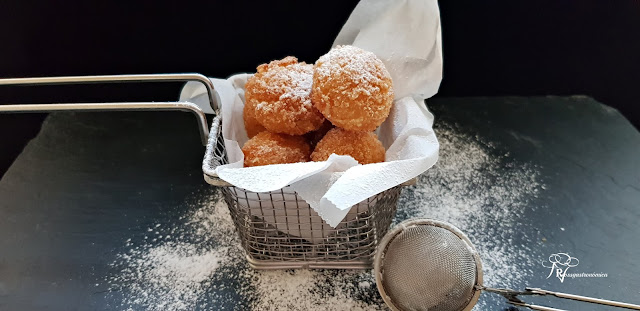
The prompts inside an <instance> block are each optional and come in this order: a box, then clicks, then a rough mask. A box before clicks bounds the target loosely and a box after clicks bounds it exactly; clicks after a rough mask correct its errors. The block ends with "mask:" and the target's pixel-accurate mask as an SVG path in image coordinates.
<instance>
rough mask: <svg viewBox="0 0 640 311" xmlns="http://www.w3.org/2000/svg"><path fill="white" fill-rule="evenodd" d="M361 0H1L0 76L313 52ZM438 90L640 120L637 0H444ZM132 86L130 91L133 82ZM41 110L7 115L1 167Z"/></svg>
mask: <svg viewBox="0 0 640 311" xmlns="http://www.w3.org/2000/svg"><path fill="white" fill-rule="evenodd" d="M356 3H357V1H353V0H350V1H323V2H319V1H277V2H276V1H260V2H258V1H255V2H251V1H199V2H189V1H171V2H163V1H145V2H142V1H140V2H135V3H126V4H124V3H122V4H120V3H117V2H104V3H103V2H94V1H78V0H72V1H49V2H44V1H43V2H30V1H13V2H9V1H4V0H0V44H1V45H0V77H29V76H55V75H90V74H120V73H168V72H200V73H203V74H206V75H209V76H215V77H225V76H228V75H231V74H233V73H237V72H248V71H253V70H254V69H255V67H256V65H258V64H260V63H263V62H267V61H269V60H272V59H276V58H282V57H283V56H286V55H295V56H297V57H298V58H299V59H301V60H304V61H307V62H314V61H315V59H317V58H318V56H320V55H322V54H324V53H325V52H326V51H327V50H328V49H329V48H330V46H331V43H332V42H333V39H334V37H335V36H336V35H337V33H338V32H339V30H340V28H341V26H342V24H343V23H344V21H345V20H346V19H347V17H348V16H349V14H350V12H351V11H352V9H353V8H354V7H355V5H356ZM440 7H441V16H442V34H443V49H444V60H445V66H444V79H443V82H442V85H441V89H440V92H439V94H438V95H437V96H438V97H450V96H477V95H486V96H495V95H523V96H528V95H548V94H553V95H572V94H585V95H589V96H592V97H594V98H595V99H597V100H599V101H601V102H603V103H605V104H608V105H610V106H613V107H615V108H617V109H619V110H620V111H621V112H622V113H623V114H624V115H625V116H626V117H627V118H628V119H629V120H630V121H632V122H633V123H634V125H635V126H636V128H637V127H638V126H639V125H640V108H638V107H639V106H640V105H638V100H637V98H636V96H635V94H636V93H635V91H636V89H638V84H639V83H640V57H639V55H640V40H639V39H640V1H637V0H617V1H607V0H601V1H596V0H566V1H557V0H540V1H528V2H524V1H507V0H501V1H441V2H440ZM134 90H135V92H134ZM177 92H178V86H174V85H168V86H157V85H154V86H144V87H142V88H135V89H134V88H133V87H132V86H114V85H111V86H90V87H86V86H85V87H77V86H76V87H71V86H65V87H39V88H10V87H3V88H2V89H0V103H35V102H43V103H46V102H67V101H108V100H145V101H148V100H170V99H175V98H176V94H177ZM43 118H44V115H0V175H2V174H3V173H4V171H5V170H6V168H7V167H8V166H9V165H10V163H11V162H12V161H13V159H14V158H15V157H16V156H17V155H18V154H19V152H20V150H21V149H22V147H23V146H24V144H25V143H26V141H27V140H28V139H29V138H30V137H33V136H34V135H35V134H36V133H37V131H38V129H39V126H40V123H41V121H42V120H43Z"/></svg>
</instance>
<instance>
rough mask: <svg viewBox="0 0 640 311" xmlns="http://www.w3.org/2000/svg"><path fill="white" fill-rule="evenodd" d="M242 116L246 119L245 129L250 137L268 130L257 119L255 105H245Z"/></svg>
mask: <svg viewBox="0 0 640 311" xmlns="http://www.w3.org/2000/svg"><path fill="white" fill-rule="evenodd" d="M242 118H243V119H244V129H245V130H246V131H247V136H249V138H251V137H253V136H256V135H257V134H258V133H260V132H262V131H265V130H266V129H265V128H264V126H262V124H260V122H258V120H256V115H255V110H254V107H252V106H250V105H244V108H243V109H242Z"/></svg>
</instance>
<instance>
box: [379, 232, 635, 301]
mask: <svg viewBox="0 0 640 311" xmlns="http://www.w3.org/2000/svg"><path fill="white" fill-rule="evenodd" d="M374 269H375V275H376V284H377V286H378V291H379V292H380V295H382V298H383V299H384V301H385V302H386V303H387V305H388V306H389V307H390V308H391V309H392V310H403V311H404V310H428V311H467V310H471V309H472V308H473V306H474V305H475V304H476V302H477V301H478V298H479V297H480V293H481V292H482V291H487V292H492V293H496V294H499V295H502V296H503V297H505V298H506V299H507V302H508V303H509V304H512V305H515V306H520V307H527V308H529V309H532V310H544V311H557V310H561V309H555V308H550V307H544V306H539V305H532V304H528V303H526V302H524V301H522V300H520V299H519V298H518V296H533V295H537V296H544V295H552V296H556V297H559V298H565V299H572V300H577V301H583V302H590V303H596V304H601V305H607V306H614V307H621V308H627V309H633V310H640V306H639V305H633V304H628V303H621V302H616V301H610V300H604V299H597V298H591V297H585V296H578V295H571V294H565V293H558V292H552V291H547V290H543V289H539V288H526V290H525V291H515V290H511V289H502V288H489V287H485V286H483V285H482V262H481V260H480V256H479V255H478V253H477V252H476V250H475V248H474V247H473V245H472V244H471V241H470V240H469V238H467V236H465V234H464V233H462V231H460V230H459V229H458V228H456V227H454V226H453V225H451V224H448V223H445V222H441V221H437V220H431V219H416V220H408V221H405V222H402V223H400V224H399V225H398V226H396V227H395V228H394V229H393V230H391V231H389V233H387V234H386V235H385V237H384V238H383V239H382V241H381V242H380V245H378V251H377V253H376V256H375V259H374Z"/></svg>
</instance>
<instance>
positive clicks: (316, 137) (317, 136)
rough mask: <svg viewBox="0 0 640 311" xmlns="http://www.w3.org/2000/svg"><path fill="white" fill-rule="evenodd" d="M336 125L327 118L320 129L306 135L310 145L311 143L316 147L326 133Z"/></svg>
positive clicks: (312, 146)
mask: <svg viewBox="0 0 640 311" xmlns="http://www.w3.org/2000/svg"><path fill="white" fill-rule="evenodd" d="M334 127H335V126H333V124H331V122H329V120H325V121H324V123H322V125H321V126H320V128H319V129H317V130H315V131H313V132H309V133H307V134H306V135H304V136H305V137H306V138H307V140H308V141H309V145H311V149H313V148H315V147H316V145H317V144H318V142H319V141H320V140H321V139H322V137H324V135H326V134H327V132H329V130H331V129H332V128H334Z"/></svg>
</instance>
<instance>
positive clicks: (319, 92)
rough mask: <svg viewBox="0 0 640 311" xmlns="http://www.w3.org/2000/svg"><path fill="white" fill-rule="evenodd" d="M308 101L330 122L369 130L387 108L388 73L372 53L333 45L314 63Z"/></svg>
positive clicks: (389, 101)
mask: <svg viewBox="0 0 640 311" xmlns="http://www.w3.org/2000/svg"><path fill="white" fill-rule="evenodd" d="M311 100H312V102H313V104H314V105H315V107H316V108H318V110H320V112H322V114H323V115H324V117H325V118H327V119H328V120H329V121H331V123H333V125H335V126H337V127H341V128H344V129H347V130H358V131H373V130H375V129H376V128H377V127H378V126H379V125H380V124H382V122H383V121H384V120H385V119H386V118H387V116H389V111H390V110H391V104H392V103H393V85H392V82H391V75H389V72H388V71H387V69H386V68H385V67H384V64H383V63H382V61H381V60H380V59H378V57H376V56H375V54H373V53H371V52H367V51H365V50H363V49H360V48H357V47H354V46H350V45H344V46H337V47H335V48H333V49H332V50H331V51H329V53H327V54H325V55H324V56H322V57H320V59H318V61H317V62H316V64H315V66H314V70H313V90H312V91H311Z"/></svg>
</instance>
